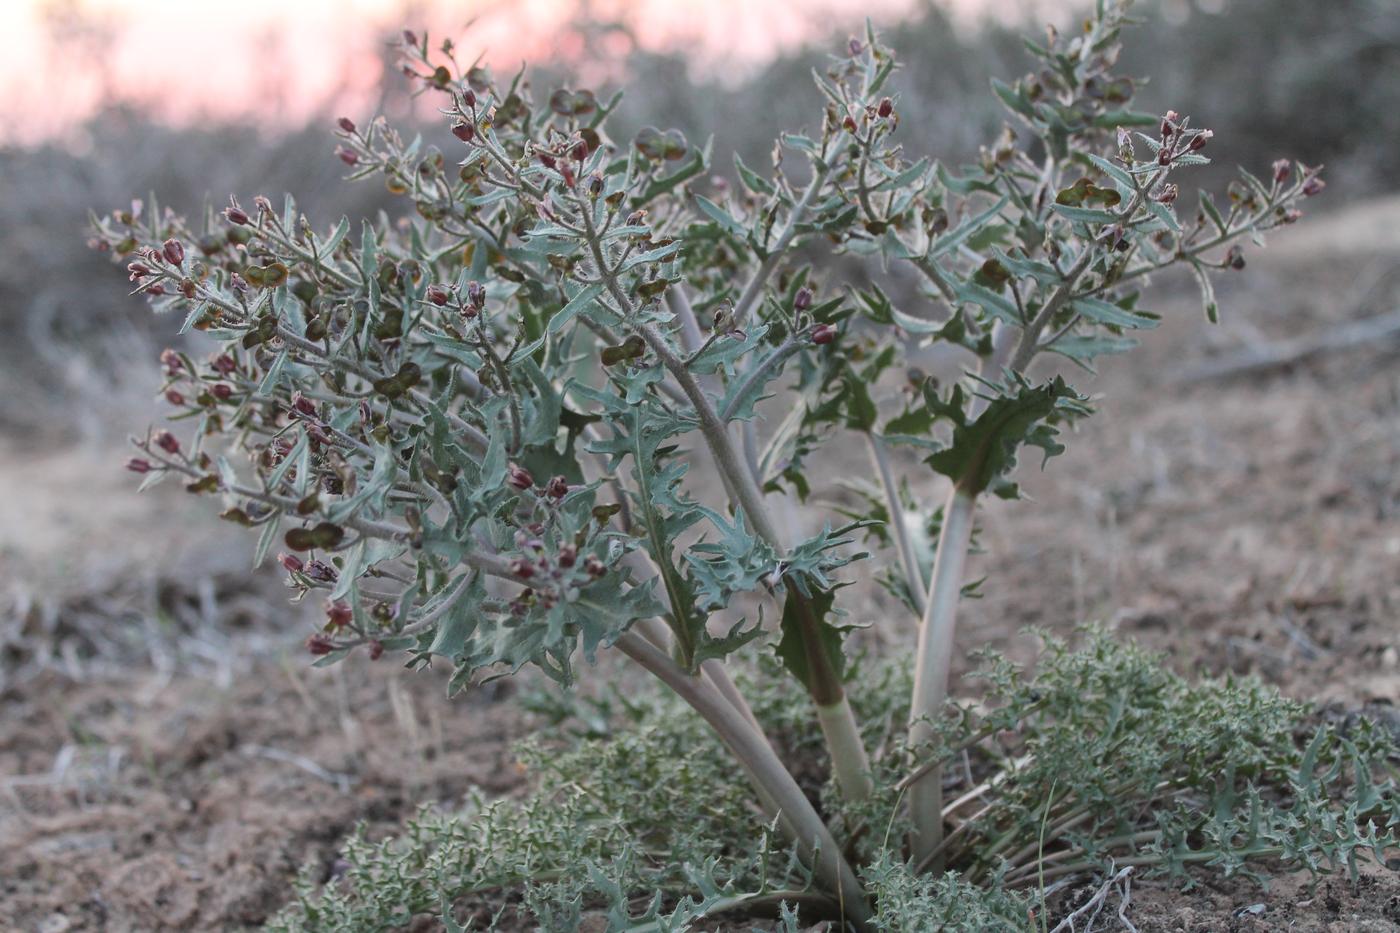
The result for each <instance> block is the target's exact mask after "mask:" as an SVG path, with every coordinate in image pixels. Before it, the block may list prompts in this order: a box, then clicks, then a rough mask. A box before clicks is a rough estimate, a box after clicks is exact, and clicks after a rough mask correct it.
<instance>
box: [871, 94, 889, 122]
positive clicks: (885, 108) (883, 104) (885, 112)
mask: <svg viewBox="0 0 1400 933" xmlns="http://www.w3.org/2000/svg"><path fill="white" fill-rule="evenodd" d="M875 112H876V113H878V114H879V115H880V117H881V118H882V119H888V118H889V116H890V114H892V113H894V101H892V100H890V99H889V98H888V97H882V98H881V99H880V106H879V107H877V108H875Z"/></svg>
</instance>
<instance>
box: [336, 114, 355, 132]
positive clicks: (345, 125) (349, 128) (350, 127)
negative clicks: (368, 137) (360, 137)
mask: <svg viewBox="0 0 1400 933" xmlns="http://www.w3.org/2000/svg"><path fill="white" fill-rule="evenodd" d="M336 125H337V126H339V127H340V128H341V129H342V130H344V131H345V132H347V133H353V132H355V121H354V120H352V119H350V118H349V117H341V118H340V119H339V120H337V121H336Z"/></svg>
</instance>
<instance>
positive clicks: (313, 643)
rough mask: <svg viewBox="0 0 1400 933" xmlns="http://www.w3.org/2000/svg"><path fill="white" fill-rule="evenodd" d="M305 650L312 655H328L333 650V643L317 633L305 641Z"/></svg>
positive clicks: (328, 637)
mask: <svg viewBox="0 0 1400 933" xmlns="http://www.w3.org/2000/svg"><path fill="white" fill-rule="evenodd" d="M306 650H307V651H310V652H311V653H312V654H314V655H318V656H319V655H324V654H330V653H331V652H332V651H334V650H335V642H333V641H331V637H330V636H329V635H327V634H325V633H323V632H317V633H316V634H315V635H312V636H311V637H310V638H308V639H307V640H306Z"/></svg>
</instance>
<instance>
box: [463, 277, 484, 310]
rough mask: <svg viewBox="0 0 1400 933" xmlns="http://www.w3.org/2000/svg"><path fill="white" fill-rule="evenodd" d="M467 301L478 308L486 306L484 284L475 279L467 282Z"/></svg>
mask: <svg viewBox="0 0 1400 933" xmlns="http://www.w3.org/2000/svg"><path fill="white" fill-rule="evenodd" d="M467 302H468V303H469V304H470V305H471V306H472V307H473V308H477V309H478V310H479V309H481V308H484V307H486V286H485V285H482V284H481V283H480V282H478V281H477V280H476V279H472V280H471V281H470V282H468V283H467Z"/></svg>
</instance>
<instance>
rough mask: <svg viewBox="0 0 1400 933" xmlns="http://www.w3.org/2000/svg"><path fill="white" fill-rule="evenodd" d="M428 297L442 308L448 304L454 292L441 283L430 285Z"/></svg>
mask: <svg viewBox="0 0 1400 933" xmlns="http://www.w3.org/2000/svg"><path fill="white" fill-rule="evenodd" d="M426 297H427V299H428V300H429V301H431V302H432V303H433V304H435V305H437V306H438V307H439V308H441V307H442V306H443V305H445V304H447V302H448V300H449V299H450V298H451V297H452V294H451V293H450V292H449V291H448V290H447V289H446V288H444V287H443V286H441V285H429V286H428V291H427V295H426Z"/></svg>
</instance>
